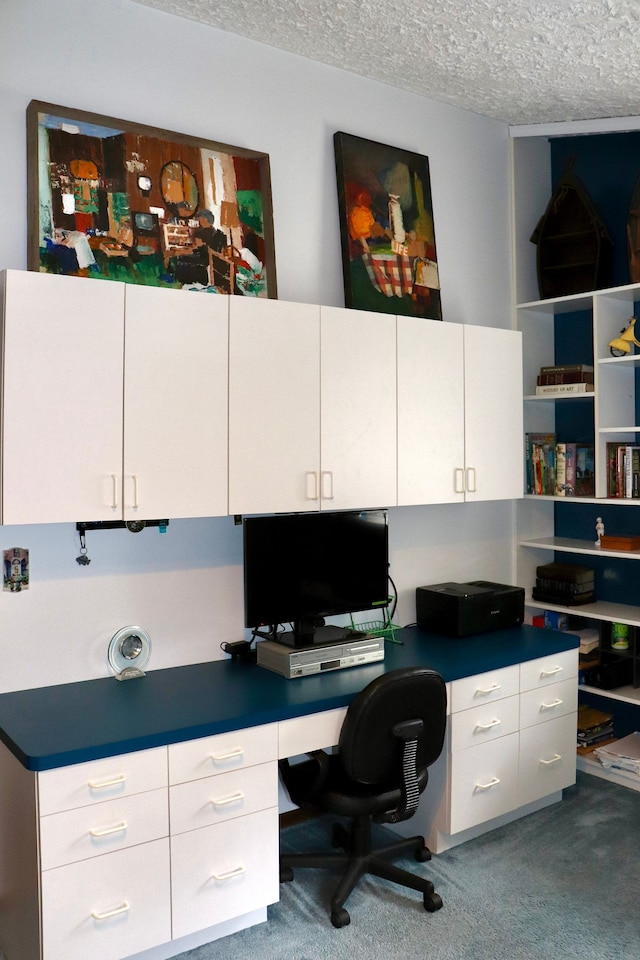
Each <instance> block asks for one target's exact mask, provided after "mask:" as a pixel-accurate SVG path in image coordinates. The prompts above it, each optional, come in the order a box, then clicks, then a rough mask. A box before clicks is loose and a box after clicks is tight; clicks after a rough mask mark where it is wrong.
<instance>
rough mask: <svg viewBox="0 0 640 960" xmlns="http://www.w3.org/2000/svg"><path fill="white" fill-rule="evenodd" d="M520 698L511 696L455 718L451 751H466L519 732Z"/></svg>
mask: <svg viewBox="0 0 640 960" xmlns="http://www.w3.org/2000/svg"><path fill="white" fill-rule="evenodd" d="M518 717H519V697H517V696H515V697H507V699H506V700H496V701H495V703H486V704H483V705H482V706H480V707H474V709H473V710H462V711H460V712H459V713H454V714H453V715H452V717H451V749H452V751H455V750H465V749H466V748H467V747H475V746H479V745H480V744H482V743H487V742H489V741H490V740H496V739H497V738H498V737H505V736H507V735H508V734H510V733H516V732H517V730H518Z"/></svg>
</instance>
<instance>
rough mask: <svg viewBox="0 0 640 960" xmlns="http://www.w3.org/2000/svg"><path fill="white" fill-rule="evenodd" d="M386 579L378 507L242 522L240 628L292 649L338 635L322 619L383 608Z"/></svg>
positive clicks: (383, 522)
mask: <svg viewBox="0 0 640 960" xmlns="http://www.w3.org/2000/svg"><path fill="white" fill-rule="evenodd" d="M388 576H389V545H388V530H387V513H386V511H385V510H363V511H349V512H344V513H297V514H284V515H275V516H268V517H247V518H246V519H245V520H244V604H245V626H247V627H254V628H259V627H268V628H269V631H270V634H271V635H272V636H273V637H274V639H278V640H279V641H281V642H284V643H288V644H289V645H291V646H308V645H310V644H312V643H328V642H338V641H339V640H340V639H344V637H345V636H346V635H347V630H346V629H345V628H342V627H339V626H335V627H332V626H327V627H325V626H324V623H323V621H324V618H325V617H332V616H337V615H339V614H348V613H357V612H358V611H362V610H371V609H373V608H378V607H385V606H386V605H387V603H388V598H389V585H388ZM285 624H287V625H288V624H291V627H292V629H291V630H289V631H287V630H284V631H282V632H280V631H279V630H278V627H279V625H285ZM276 634H277V636H276Z"/></svg>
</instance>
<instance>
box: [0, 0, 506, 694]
mask: <svg viewBox="0 0 640 960" xmlns="http://www.w3.org/2000/svg"><path fill="white" fill-rule="evenodd" d="M32 99H35V100H43V101H47V102H50V103H54V104H60V105H62V106H66V107H74V108H79V109H84V110H89V111H92V112H95V113H99V114H103V115H105V116H109V117H121V118H124V119H129V120H137V121H140V122H141V123H145V124H150V125H152V126H157V127H161V128H164V129H167V130H174V131H179V132H183V133H187V134H191V135H194V136H199V137H203V138H206V139H211V140H218V141H221V142H223V143H229V144H232V145H235V146H246V147H251V148H254V149H257V150H263V151H265V152H267V153H269V155H270V163H271V179H272V192H273V206H274V224H275V240H276V261H277V274H278V294H279V296H280V298H281V299H288V300H294V301H302V302H312V303H326V304H337V305H341V304H343V302H344V299H343V292H342V268H341V257H340V241H339V226H338V210H337V192H336V184H335V167H334V157H333V134H334V132H335V131H336V130H343V131H345V132H347V133H352V134H356V135H359V136H363V137H366V138H369V139H372V140H379V141H383V142H385V143H391V144H394V145H398V146H403V147H406V148H408V149H411V150H414V151H416V152H419V153H424V154H426V155H428V157H429V162H430V169H431V184H432V193H433V209H434V219H435V228H436V241H437V248H438V260H439V266H440V276H441V281H442V305H443V315H444V318H445V319H446V320H449V321H453V322H466V323H480V324H485V325H492V326H510V325H511V318H510V302H511V293H510V276H511V267H510V240H509V212H508V200H509V190H508V131H507V127H506V126H505V125H503V124H500V123H497V122H495V121H492V120H488V119H485V118H482V117H478V116H476V115H474V114H470V113H466V112H463V111H460V110H456V109H454V108H451V107H448V106H445V105H442V104H438V103H435V102H433V101H431V100H428V99H424V98H420V97H417V96H415V95H410V94H405V93H402V92H400V91H398V90H395V89H392V88H390V87H386V86H383V85H381V84H378V83H374V82H371V81H368V80H365V79H362V78H360V77H357V76H355V75H352V74H350V73H348V72H345V71H341V70H337V69H335V68H332V67H325V66H322V65H320V64H316V63H312V62H310V61H307V60H304V59H302V58H299V57H296V56H293V55H290V54H284V53H280V52H278V51H276V50H274V49H272V48H269V47H266V46H262V45H260V44H256V43H253V42H249V41H246V40H243V39H241V38H239V37H236V36H234V35H232V34H228V33H223V32H221V31H217V30H214V29H208V28H203V27H201V26H199V25H197V24H195V23H191V22H189V21H183V20H178V19H176V18H174V17H171V16H168V15H164V14H160V13H157V12H155V11H152V10H149V9H146V8H144V7H141V6H139V5H137V4H135V3H130V2H128V0H56V2H55V3H54V2H52V0H1V2H0V143H1V144H2V176H0V213H1V222H2V230H0V268H5V267H13V268H18V269H24V268H25V267H26V237H27V227H26V147H25V111H26V107H27V104H28V103H29V101H30V100H32ZM96 362H98V360H97V361H96ZM372 376H373V377H374V378H375V371H372ZM90 385H91V373H90V371H78V383H77V384H76V385H75V386H76V388H77V389H78V391H79V397H80V396H82V395H83V394H82V391H88V392H89V393H88V395H90ZM487 433H488V437H490V427H488V430H487ZM78 457H79V458H80V457H82V450H78ZM78 519H82V520H89V519H91V518H89V517H81V518H80V517H79V518H78ZM512 520H513V518H512V507H511V505H510V504H504V503H502V504H486V505H481V504H480V505H478V504H474V505H466V506H457V507H433V508H402V509H396V510H392V511H391V515H390V529H391V543H392V573H393V575H394V579H395V581H396V584H397V586H398V588H399V592H400V603H399V609H398V617H397V618H396V619H397V620H398V622H403V623H407V622H410V621H411V620H412V619H413V617H414V615H415V608H414V601H413V590H414V588H415V586H418V585H420V584H426V583H433V582H437V581H441V580H448V579H454V580H467V579H472V578H483V579H493V580H501V581H506V580H509V579H510V578H511V576H512V573H511V570H512V567H511V553H512V550H511V535H512V530H513V525H512ZM88 545H89V554H90V556H91V558H92V563H91V565H90V566H88V567H79V566H78V565H77V564H76V563H75V557H76V556H77V554H78V552H79V550H78V546H79V545H78V539H77V535H76V533H75V528H74V527H73V525H61V526H43V527H22V528H20V527H1V528H0V549H2V550H4V549H7V548H9V547H15V546H19V547H28V548H29V549H30V551H31V576H32V581H31V587H30V589H29V591H28V592H24V593H21V594H7V593H4V594H2V595H0V690H10V689H18V688H21V687H28V686H40V685H43V684H47V683H62V682H66V681H71V680H77V679H88V678H92V677H99V676H104V675H106V674H107V672H108V671H107V667H106V660H105V651H106V646H107V643H108V640H109V639H110V637H111V636H112V634H113V633H115V631H116V630H117V629H119V628H120V627H121V626H124V625H126V624H129V623H137V624H139V625H141V626H144V627H145V628H146V629H148V630H149V632H150V634H151V637H152V642H153V656H152V666H153V667H155V668H158V667H165V666H170V665H174V664H179V663H190V662H201V661H203V660H207V659H211V658H215V657H218V656H220V655H221V654H220V650H219V644H220V642H221V641H223V640H233V639H238V638H239V637H240V636H242V635H243V630H242V614H241V609H242V583H241V560H242V551H241V542H240V529H239V528H237V527H234V525H233V522H232V520H230V519H215V520H203V521H179V520H178V521H172V522H171V524H170V527H169V530H168V532H167V533H166V534H164V535H162V534H159V533H158V532H157V531H156V530H151V529H150V530H146V531H144V532H143V533H141V534H138V535H136V534H130V533H127V532H122V531H115V532H100V533H93V534H91V533H90V534H88Z"/></svg>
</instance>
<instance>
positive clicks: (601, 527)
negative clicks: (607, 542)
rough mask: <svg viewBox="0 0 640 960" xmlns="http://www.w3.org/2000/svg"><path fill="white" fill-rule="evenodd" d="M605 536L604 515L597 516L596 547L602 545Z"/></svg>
mask: <svg viewBox="0 0 640 960" xmlns="http://www.w3.org/2000/svg"><path fill="white" fill-rule="evenodd" d="M603 536H604V523H603V522H602V517H597V518H596V547H599V546H601V544H602V538H603Z"/></svg>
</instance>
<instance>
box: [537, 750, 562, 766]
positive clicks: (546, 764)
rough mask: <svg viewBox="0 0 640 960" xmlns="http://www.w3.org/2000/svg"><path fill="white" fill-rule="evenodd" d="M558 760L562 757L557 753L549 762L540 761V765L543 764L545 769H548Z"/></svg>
mask: <svg viewBox="0 0 640 960" xmlns="http://www.w3.org/2000/svg"><path fill="white" fill-rule="evenodd" d="M558 760H562V757H561V756H560V754H559V753H556V755H555V757H551V760H541V761H540V763H542V764H544V766H545V767H548V766H550V765H551V764H552V763H557V762H558Z"/></svg>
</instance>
